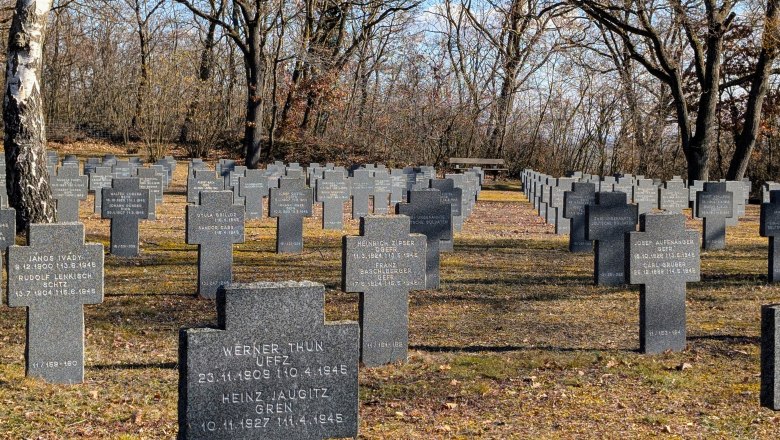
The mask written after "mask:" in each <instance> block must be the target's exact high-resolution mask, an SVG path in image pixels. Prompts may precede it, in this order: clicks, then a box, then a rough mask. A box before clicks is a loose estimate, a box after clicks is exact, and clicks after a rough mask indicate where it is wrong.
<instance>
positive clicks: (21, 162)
mask: <svg viewBox="0 0 780 440" xmlns="http://www.w3.org/2000/svg"><path fill="white" fill-rule="evenodd" d="M52 1H53V0H17V2H16V8H15V10H14V17H13V21H12V23H11V31H10V33H9V37H8V61H7V69H6V77H5V83H6V88H5V99H4V100H3V121H4V122H5V141H4V145H5V158H6V163H7V166H6V173H7V180H6V186H7V189H8V195H9V204H10V206H12V207H13V208H15V209H16V229H17V231H23V230H25V229H26V228H27V226H28V225H29V224H30V223H51V222H53V221H54V202H53V200H52V195H51V187H50V186H49V172H48V171H47V169H46V126H45V122H44V117H43V102H42V97H41V87H40V72H41V66H42V64H43V53H42V49H43V41H44V34H45V32H46V19H47V16H48V14H49V11H51V7H52Z"/></svg>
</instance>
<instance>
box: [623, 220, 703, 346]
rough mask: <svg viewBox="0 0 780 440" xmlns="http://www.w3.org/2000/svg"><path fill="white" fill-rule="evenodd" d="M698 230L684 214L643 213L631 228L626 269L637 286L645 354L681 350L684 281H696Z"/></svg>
mask: <svg viewBox="0 0 780 440" xmlns="http://www.w3.org/2000/svg"><path fill="white" fill-rule="evenodd" d="M697 235H698V234H697V233H696V231H691V230H687V229H685V216H683V215H682V214H670V213H659V214H642V215H641V216H640V219H639V232H629V238H628V241H627V243H626V246H627V250H626V253H627V254H628V259H627V260H626V265H627V266H626V272H627V273H628V282H629V283H630V284H641V288H640V295H639V345H640V351H641V352H643V353H662V352H664V351H666V350H672V351H680V350H683V349H685V335H686V333H685V284H686V283H689V282H693V281H699V279H700V265H701V263H700V260H699V242H698V238H697Z"/></svg>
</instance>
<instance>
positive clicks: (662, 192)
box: [658, 179, 688, 214]
mask: <svg viewBox="0 0 780 440" xmlns="http://www.w3.org/2000/svg"><path fill="white" fill-rule="evenodd" d="M658 207H659V208H660V209H663V210H664V211H666V212H672V213H676V214H680V213H682V211H683V209H687V208H688V188H686V187H685V183H684V182H683V181H682V180H681V179H680V180H669V181H667V182H665V183H664V187H663V188H661V189H659V190H658Z"/></svg>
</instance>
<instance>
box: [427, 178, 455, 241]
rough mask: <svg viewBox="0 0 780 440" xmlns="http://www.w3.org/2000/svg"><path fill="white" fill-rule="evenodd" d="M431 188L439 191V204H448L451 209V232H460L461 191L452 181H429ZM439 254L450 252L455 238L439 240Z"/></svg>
mask: <svg viewBox="0 0 780 440" xmlns="http://www.w3.org/2000/svg"><path fill="white" fill-rule="evenodd" d="M431 188H433V189H438V190H439V191H441V202H442V203H449V204H450V206H451V208H452V230H453V232H455V231H460V230H462V229H463V215H461V214H462V211H461V208H462V206H461V199H462V197H463V190H462V189H460V188H455V182H454V181H453V180H452V179H431ZM439 246H440V250H441V252H452V251H453V250H454V246H455V237H454V236H453V238H451V239H449V240H441V242H440V243H439Z"/></svg>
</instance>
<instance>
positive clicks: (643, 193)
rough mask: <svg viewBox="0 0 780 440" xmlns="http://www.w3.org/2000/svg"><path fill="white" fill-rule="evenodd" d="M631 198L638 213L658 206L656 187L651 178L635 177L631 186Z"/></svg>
mask: <svg viewBox="0 0 780 440" xmlns="http://www.w3.org/2000/svg"><path fill="white" fill-rule="evenodd" d="M633 200H634V204H636V205H637V208H638V209H639V213H640V214H644V213H646V212H650V211H652V210H653V209H655V208H657V207H658V187H657V186H655V184H654V183H653V180H652V179H637V181H636V185H635V186H634V187H633Z"/></svg>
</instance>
